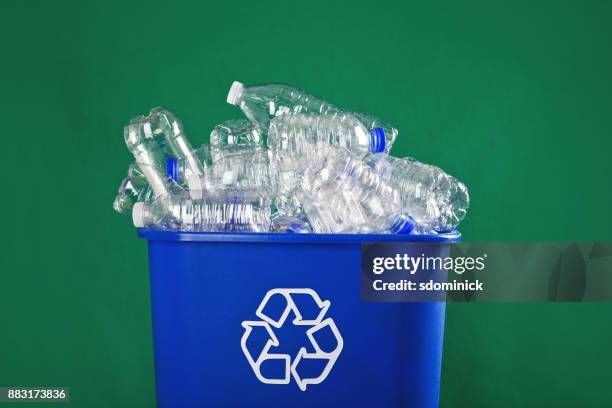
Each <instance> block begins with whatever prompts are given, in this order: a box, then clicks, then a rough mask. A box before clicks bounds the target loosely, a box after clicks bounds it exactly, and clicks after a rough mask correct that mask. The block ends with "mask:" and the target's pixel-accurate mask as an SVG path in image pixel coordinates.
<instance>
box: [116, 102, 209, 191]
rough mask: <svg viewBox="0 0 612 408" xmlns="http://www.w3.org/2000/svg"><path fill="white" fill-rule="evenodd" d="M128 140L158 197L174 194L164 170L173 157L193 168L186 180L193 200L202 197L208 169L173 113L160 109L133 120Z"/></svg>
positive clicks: (127, 136)
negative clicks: (194, 150)
mask: <svg viewBox="0 0 612 408" xmlns="http://www.w3.org/2000/svg"><path fill="white" fill-rule="evenodd" d="M124 137H125V143H126V145H127V147H128V149H129V150H130V151H131V152H132V154H133V155H134V158H135V159H136V163H138V164H139V165H142V172H143V174H144V175H145V177H146V179H147V181H148V183H149V185H150V186H151V188H152V189H153V191H154V193H155V196H156V197H162V196H166V195H168V194H169V192H170V187H169V185H168V182H167V178H166V176H165V174H164V172H163V171H162V170H161V169H162V168H164V166H165V165H166V160H167V158H168V157H169V155H172V156H173V157H175V158H177V159H181V160H183V161H184V163H185V167H187V168H188V169H189V171H188V172H186V176H187V180H186V181H187V183H188V185H189V191H190V194H191V195H192V198H201V192H202V190H204V186H203V185H202V180H203V177H204V169H203V167H202V164H201V163H200V161H199V160H198V158H197V157H196V156H195V154H194V152H193V149H192V148H191V145H190V144H189V141H188V140H187V137H186V136H185V134H184V133H183V126H182V124H181V123H180V121H179V120H178V119H177V118H176V116H175V115H174V114H173V113H172V112H170V111H169V110H167V109H164V108H159V107H158V108H154V109H152V110H151V112H150V113H149V115H148V116H146V117H145V116H138V117H136V118H134V119H132V120H131V121H130V123H129V124H128V125H127V126H126V127H125V129H124Z"/></svg>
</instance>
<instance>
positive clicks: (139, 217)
mask: <svg viewBox="0 0 612 408" xmlns="http://www.w3.org/2000/svg"><path fill="white" fill-rule="evenodd" d="M146 207H147V206H146V204H145V203H136V204H134V207H132V222H133V223H134V226H135V227H136V228H144V226H145V225H144V219H145V212H146V211H147V208H146Z"/></svg>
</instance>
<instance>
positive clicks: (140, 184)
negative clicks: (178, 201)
mask: <svg viewBox="0 0 612 408" xmlns="http://www.w3.org/2000/svg"><path fill="white" fill-rule="evenodd" d="M152 197H153V191H152V190H151V188H150V187H149V184H148V183H147V180H146V179H145V178H144V177H137V178H131V177H126V178H124V179H123V181H122V182H121V185H120V186H119V192H118V193H117V196H116V197H115V200H114V201H113V208H114V209H115V211H117V212H118V213H119V214H124V215H127V214H129V213H130V211H132V207H133V206H134V204H136V203H137V202H138V201H141V202H147V201H150V200H151V199H152Z"/></svg>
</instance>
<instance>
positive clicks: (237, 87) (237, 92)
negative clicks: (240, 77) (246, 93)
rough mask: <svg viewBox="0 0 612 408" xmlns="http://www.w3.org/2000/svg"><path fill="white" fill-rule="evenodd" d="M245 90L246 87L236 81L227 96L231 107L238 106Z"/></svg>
mask: <svg viewBox="0 0 612 408" xmlns="http://www.w3.org/2000/svg"><path fill="white" fill-rule="evenodd" d="M243 90H244V85H243V84H241V83H240V82H238V81H234V82H233V83H232V86H231V87H230V90H229V92H228V94H227V103H229V104H230V105H237V104H238V102H239V101H240V97H241V96H242V91H243Z"/></svg>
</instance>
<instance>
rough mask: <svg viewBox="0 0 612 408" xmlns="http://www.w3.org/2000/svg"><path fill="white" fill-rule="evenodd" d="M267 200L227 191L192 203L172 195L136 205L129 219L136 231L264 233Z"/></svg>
mask: <svg viewBox="0 0 612 408" xmlns="http://www.w3.org/2000/svg"><path fill="white" fill-rule="evenodd" d="M270 217H271V214H270V205H269V201H268V200H267V199H266V198H265V197H262V196H260V195H258V194H256V193H249V194H245V193H244V192H236V191H228V192H224V193H215V194H210V195H207V196H206V197H205V198H202V199H198V200H192V199H190V198H186V197H180V195H178V194H176V193H175V194H174V195H173V196H172V197H170V198H169V199H159V198H158V199H156V200H155V201H153V202H152V203H143V202H138V203H136V204H135V205H134V208H133V210H132V220H133V222H134V225H135V226H136V227H138V228H157V229H164V230H177V231H194V232H195V231H208V232H267V231H268V230H269V229H270Z"/></svg>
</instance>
